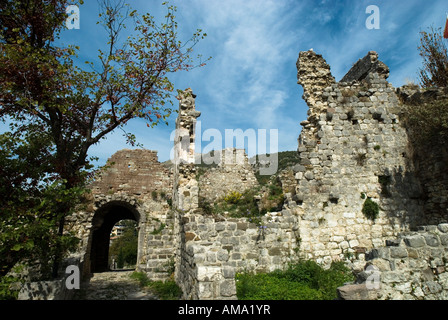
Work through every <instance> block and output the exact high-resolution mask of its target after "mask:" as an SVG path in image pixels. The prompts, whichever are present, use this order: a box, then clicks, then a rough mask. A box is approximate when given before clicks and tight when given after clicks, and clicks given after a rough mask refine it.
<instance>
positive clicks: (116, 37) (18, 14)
mask: <svg viewBox="0 0 448 320" xmlns="http://www.w3.org/2000/svg"><path fill="white" fill-rule="evenodd" d="M68 4H69V3H68V0H28V1H19V0H6V1H2V2H1V3H0V118H1V119H3V120H5V119H8V120H10V134H11V135H12V136H20V135H21V134H22V133H24V132H26V133H27V134H28V135H29V136H35V137H36V141H45V147H44V146H42V148H39V147H38V146H37V145H35V144H29V143H28V142H26V141H21V142H19V145H20V144H22V145H27V146H28V147H30V148H31V149H32V150H33V152H36V153H38V154H39V155H41V156H42V157H43V156H44V155H45V159H44V161H43V162H42V163H37V164H35V166H34V169H35V170H36V171H37V173H36V176H35V177H34V178H33V179H34V180H35V181H34V182H33V183H34V184H35V186H42V185H43V186H45V188H40V189H39V188H37V189H39V192H38V194H39V196H38V198H39V197H41V196H42V195H43V193H42V192H43V191H44V190H47V191H51V190H53V191H54V188H53V189H52V187H51V186H58V188H59V189H60V190H63V192H62V191H61V192H62V193H65V194H66V195H68V194H70V195H74V194H79V193H80V191H79V190H80V188H83V187H84V186H85V183H86V181H87V180H88V178H89V177H91V175H92V172H93V171H92V169H93V166H92V164H91V160H92V158H89V156H88V151H89V148H90V147H91V146H92V145H94V144H96V143H98V142H99V141H100V140H101V139H103V138H105V137H106V135H107V134H109V133H110V132H112V131H114V130H116V129H117V128H121V129H123V130H124V126H125V125H126V123H127V122H128V121H129V120H131V119H133V118H142V119H145V120H146V121H147V123H148V127H151V126H155V125H157V124H159V123H161V122H165V123H166V122H167V120H168V117H169V116H170V114H171V112H172V109H171V108H170V107H169V106H168V105H167V103H169V102H171V97H172V96H173V94H172V92H173V91H174V88H173V85H172V83H171V82H170V80H169V77H168V75H169V74H170V73H173V72H177V71H180V70H187V71H188V70H191V69H192V68H195V67H198V66H203V65H204V63H203V62H202V61H201V57H200V56H198V57H197V59H195V58H192V57H191V53H192V50H193V47H194V46H195V45H196V44H197V43H198V41H200V39H203V38H204V37H205V36H206V34H205V33H203V32H202V31H201V30H197V32H196V33H194V34H193V35H192V37H191V38H190V39H189V40H188V41H186V42H185V43H183V42H182V41H181V40H179V39H178V36H177V31H176V30H177V26H178V24H177V21H176V19H175V12H176V7H174V6H171V5H169V4H168V3H163V5H164V6H165V7H166V12H167V13H166V16H165V19H164V21H163V22H161V23H157V22H156V20H155V18H154V17H153V16H151V15H150V14H144V15H139V14H138V13H137V12H136V11H135V10H131V8H130V7H129V6H128V5H126V4H125V3H124V1H123V0H117V1H115V2H112V1H109V0H101V1H100V7H101V9H102V11H101V14H100V15H99V17H100V20H99V24H101V25H102V26H103V27H104V28H105V30H106V32H107V50H104V49H102V50H101V49H100V50H99V55H98V62H96V63H95V62H93V61H88V62H86V64H85V66H86V67H85V68H81V67H80V66H79V65H80V63H79V61H78V57H77V52H78V51H79V47H77V46H67V47H62V46H58V45H57V41H56V40H57V39H59V38H60V33H61V31H62V30H63V28H64V25H65V24H64V22H65V19H66V18H67V14H66V13H65V9H66V7H67V5H68ZM70 4H73V3H70ZM75 4H77V5H81V4H82V0H80V1H79V2H78V3H75ZM129 20H131V21H132V22H133V25H134V31H133V33H132V34H131V35H130V36H129V37H128V38H127V39H126V40H124V41H120V35H121V34H122V32H123V30H124V28H125V26H126V25H125V22H127V21H129ZM171 105H172V102H171ZM126 137H127V140H128V142H129V143H131V144H134V143H135V136H134V135H133V134H132V133H126ZM19 145H18V146H17V147H19ZM13 158H14V157H6V158H4V159H5V161H6V160H8V161H13V160H14V159H13ZM28 160H30V161H31V160H32V159H31V158H29V159H28ZM25 166H26V165H25ZM20 169H21V170H22V171H21V172H22V174H23V176H24V178H25V179H24V182H23V184H20V185H14V186H13V187H14V188H19V189H23V190H22V191H24V190H26V188H28V186H27V182H26V181H28V182H29V179H27V177H26V176H27V175H28V174H31V172H27V170H25V168H24V166H21V167H20ZM33 179H31V180H33ZM59 189H58V190H59ZM66 200H67V199H66ZM52 206H53V207H52V209H51V211H50V212H48V214H47V218H48V220H51V221H54V220H55V219H56V218H57V220H58V234H59V236H60V237H61V236H62V235H63V226H64V218H65V216H67V215H68V214H70V211H71V209H72V207H73V203H72V202H71V201H57V202H55V203H54V204H52ZM12 212H13V210H12V211H11V214H12ZM0 216H1V217H0V219H3V217H4V216H5V215H3V214H1V215H0ZM11 223H12V222H11ZM56 251H59V249H58V250H56ZM61 251H62V249H61ZM53 259H54V260H58V259H57V257H54V258H53ZM5 271H7V270H5Z"/></svg>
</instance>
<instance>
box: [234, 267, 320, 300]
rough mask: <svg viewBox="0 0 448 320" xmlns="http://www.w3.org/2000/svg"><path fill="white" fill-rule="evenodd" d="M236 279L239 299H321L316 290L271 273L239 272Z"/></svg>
mask: <svg viewBox="0 0 448 320" xmlns="http://www.w3.org/2000/svg"><path fill="white" fill-rule="evenodd" d="M236 280H237V284H236V287H237V295H238V299H240V300H322V293H321V292H319V291H318V290H315V289H312V288H310V287H308V286H307V285H305V284H302V283H300V282H291V281H289V280H288V279H284V278H277V277H276V276H274V275H272V274H266V273H262V274H257V275H250V274H239V275H237V278H236Z"/></svg>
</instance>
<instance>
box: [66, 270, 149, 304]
mask: <svg viewBox="0 0 448 320" xmlns="http://www.w3.org/2000/svg"><path fill="white" fill-rule="evenodd" d="M133 272H134V271H133V270H132V271H127V270H126V271H111V272H101V273H94V274H93V277H92V278H90V282H89V283H87V284H84V288H83V287H82V286H81V290H79V292H78V294H77V296H76V297H75V299H76V300H157V296H155V295H154V294H153V293H151V292H150V290H149V289H148V288H142V287H140V285H139V283H138V281H137V280H134V279H131V278H130V275H131V274H132V273H133Z"/></svg>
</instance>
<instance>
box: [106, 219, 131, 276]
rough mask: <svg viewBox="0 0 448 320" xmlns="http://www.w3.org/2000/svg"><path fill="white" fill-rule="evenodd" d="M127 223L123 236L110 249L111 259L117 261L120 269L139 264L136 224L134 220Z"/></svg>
mask: <svg viewBox="0 0 448 320" xmlns="http://www.w3.org/2000/svg"><path fill="white" fill-rule="evenodd" d="M125 222H126V224H125V229H124V230H123V233H122V235H120V236H118V238H117V239H115V240H114V241H113V242H112V244H111V246H110V248H109V258H110V259H112V258H116V259H117V260H116V262H117V268H118V269H122V268H124V267H125V266H132V265H135V264H136V263H137V247H138V234H137V229H136V222H135V221H133V220H125Z"/></svg>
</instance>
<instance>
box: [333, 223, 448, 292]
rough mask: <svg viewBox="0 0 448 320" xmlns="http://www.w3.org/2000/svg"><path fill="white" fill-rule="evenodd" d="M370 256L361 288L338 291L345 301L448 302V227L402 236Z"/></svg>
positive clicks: (345, 288) (355, 287)
mask: <svg viewBox="0 0 448 320" xmlns="http://www.w3.org/2000/svg"><path fill="white" fill-rule="evenodd" d="M386 244H387V246H385V247H380V248H376V249H373V250H371V251H370V252H368V254H367V257H366V258H367V260H368V263H367V264H366V266H365V271H363V272H361V273H360V274H359V275H358V282H359V283H358V284H353V285H348V286H344V287H341V288H338V291H339V296H340V297H341V298H342V299H344V300H359V299H375V300H376V299H379V300H390V299H393V300H447V299H448V272H447V271H448V270H447V268H448V224H439V225H437V226H436V225H431V226H425V227H421V228H420V230H419V231H416V232H405V233H403V234H400V235H399V236H398V238H397V239H396V240H392V241H388V242H387V243H386Z"/></svg>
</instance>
